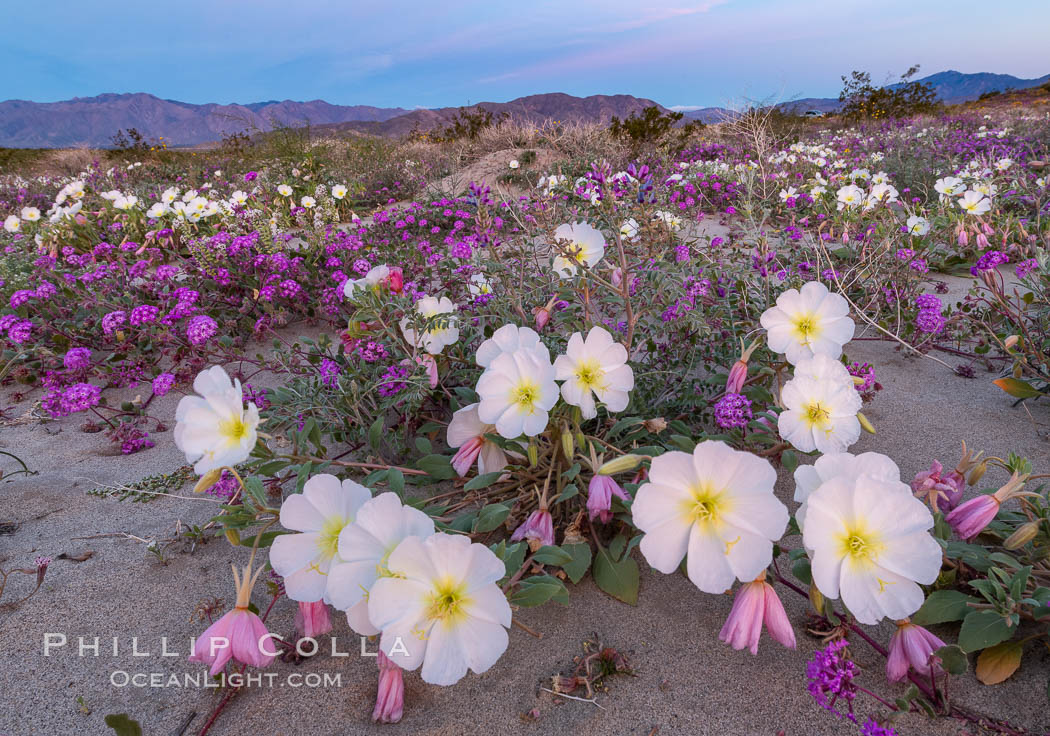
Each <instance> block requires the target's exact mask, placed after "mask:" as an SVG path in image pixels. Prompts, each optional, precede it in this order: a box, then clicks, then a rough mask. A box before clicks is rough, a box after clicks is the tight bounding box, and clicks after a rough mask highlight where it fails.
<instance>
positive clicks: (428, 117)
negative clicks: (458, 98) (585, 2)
mask: <svg viewBox="0 0 1050 736" xmlns="http://www.w3.org/2000/svg"><path fill="white" fill-rule="evenodd" d="M919 81H921V82H926V83H928V84H930V85H931V86H932V87H933V88H934V90H935V91H936V93H937V95H938V97H939V98H940V99H941V100H942V101H944V102H948V103H958V102H964V101H966V100H973V99H976V98H978V97H980V96H981V95H982V94H986V93H988V92H1002V91H1006V90H1010V89H1022V88H1027V87H1035V86H1038V85H1041V84H1044V83H1046V82H1047V81H1050V74H1048V75H1046V76H1043V77H1040V78H1038V79H1019V78H1017V77H1014V76H1011V75H1009V74H992V73H987V72H982V73H977V74H963V73H961V72H957V71H945V72H938V73H937V74H931V75H930V76H927V77H924V78H923V79H920V80H919ZM891 86H892V85H891ZM651 105H656V106H657V107H660V108H661V109H662V110H666V108H664V107H663V106H661V105H658V104H657V103H655V102H653V101H652V100H649V99H645V98H640V97H633V96H631V95H591V96H590V97H574V96H572V95H567V94H562V93H551V94H540V95H529V96H527V97H519V98H518V99H515V100H511V101H510V102H482V103H479V105H477V106H478V107H482V108H484V109H486V110H489V111H491V112H493V113H494V114H497V115H498V114H500V113H506V114H507V115H509V116H511V117H513V118H516V119H519V120H523V121H527V122H532V123H541V122H543V121H546V120H558V121H562V122H608V121H609V119H610V118H611V117H613V116H616V117H619V118H625V117H627V116H629V115H630V114H631V113H634V112H639V111H641V110H642V109H644V108H646V107H649V106H651ZM838 105H839V103H838V100H837V99H833V98H803V99H796V100H792V101H790V102H786V103H781V106H782V107H787V108H792V109H795V110H820V111H821V112H831V111H834V110H835V109H837V108H838ZM459 109H460V108H455V107H445V108H438V109H432V110H430V109H417V110H406V109H404V108H400V107H393V108H389V107H371V106H368V105H332V104H330V103H328V102H325V101H324V100H313V101H310V102H295V101H292V100H283V101H276V100H270V101H267V102H254V103H249V104H229V105H220V104H214V103H209V104H203V105H197V104H191V103H187V102H179V101H176V100H164V99H161V98H159V97H155V96H153V95H150V94H146V93H141V92H140V93H133V94H102V95H98V96H96V97H76V98H73V99H72V100H65V101H62V102H29V101H26V100H8V101H6V102H0V146H3V147H8V148H71V147H82V146H90V147H106V146H109V145H112V138H113V136H114V134H116V133H117V131H119V130H126V129H128V128H134V129H136V130H137V131H138V132H139V133H141V134H142V135H143V136H144V137H145V138H147V139H149V140H156V139H159V138H163V139H164V141H165V142H167V143H168V144H169V145H173V146H185V145H195V144H200V143H207V142H211V141H217V140H219V139H221V138H222V137H223V136H224V135H228V134H232V133H238V132H249V133H254V132H264V131H268V130H272V129H273V127H274V125H291V126H299V125H305V124H309V125H311V126H315V127H319V128H322V129H326V130H331V131H341V130H354V131H358V132H362V133H373V134H378V135H384V136H399V135H404V134H406V133H409V132H411V131H412V130H432V129H435V128H441V127H444V126H446V125H448V124H449V123H450V122H451V121H452V120H453V119H454V117H455V116H456V114H457V112H458V111H459ZM727 112H728V111H727V110H725V109H724V108H718V107H706V108H699V109H693V110H689V111H688V112H686V113H685V114H684V117H685V119H687V120H699V121H701V122H705V123H710V122H717V121H718V120H721V119H722V118H723V117H724V116H725V115H726V114H727Z"/></svg>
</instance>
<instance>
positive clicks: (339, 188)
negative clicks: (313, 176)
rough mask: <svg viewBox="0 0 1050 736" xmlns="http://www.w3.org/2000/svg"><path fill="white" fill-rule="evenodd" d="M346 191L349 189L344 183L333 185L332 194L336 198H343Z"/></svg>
mask: <svg viewBox="0 0 1050 736" xmlns="http://www.w3.org/2000/svg"><path fill="white" fill-rule="evenodd" d="M346 191H347V190H346V187H345V186H343V185H342V184H336V185H335V186H334V187H332V196H333V197H335V198H336V199H342V198H343V197H345V196H346Z"/></svg>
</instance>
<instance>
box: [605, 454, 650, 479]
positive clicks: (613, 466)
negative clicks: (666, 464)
mask: <svg viewBox="0 0 1050 736" xmlns="http://www.w3.org/2000/svg"><path fill="white" fill-rule="evenodd" d="M641 462H642V456H641V455H620V457H617V458H613V459H612V460H610V461H608V462H607V463H605V464H603V465H602V466H601V467H600V468H598V475H616V474H617V473H625V472H627V471H628V470H634V469H635V468H637V467H638V465H639V464H640V463H641Z"/></svg>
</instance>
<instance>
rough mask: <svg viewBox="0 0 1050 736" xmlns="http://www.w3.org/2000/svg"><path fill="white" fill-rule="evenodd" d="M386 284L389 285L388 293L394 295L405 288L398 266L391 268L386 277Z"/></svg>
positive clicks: (403, 275)
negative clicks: (390, 292)
mask: <svg viewBox="0 0 1050 736" xmlns="http://www.w3.org/2000/svg"><path fill="white" fill-rule="evenodd" d="M387 283H388V284H389V285H390V291H392V292H394V293H395V294H400V293H401V290H402V289H403V288H404V286H405V274H404V271H402V270H401V268H400V267H399V266H392V267H391V268H390V274H389V275H388V276H387Z"/></svg>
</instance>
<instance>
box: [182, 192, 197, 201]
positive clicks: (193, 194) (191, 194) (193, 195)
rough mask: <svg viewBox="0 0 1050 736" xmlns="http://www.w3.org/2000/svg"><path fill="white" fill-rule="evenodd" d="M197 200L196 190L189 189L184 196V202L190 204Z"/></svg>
mask: <svg viewBox="0 0 1050 736" xmlns="http://www.w3.org/2000/svg"><path fill="white" fill-rule="evenodd" d="M196 198H197V190H196V189H187V190H186V193H185V194H183V195H182V201H183V202H186V203H187V204H189V203H190V202H191V201H193V200H194V199H196Z"/></svg>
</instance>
